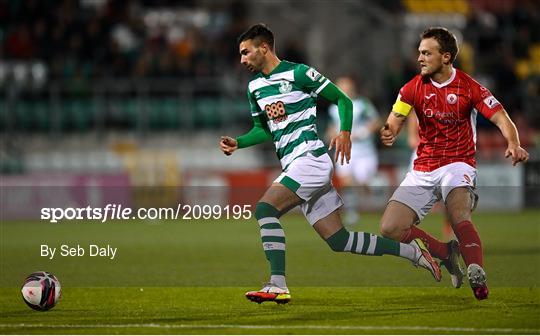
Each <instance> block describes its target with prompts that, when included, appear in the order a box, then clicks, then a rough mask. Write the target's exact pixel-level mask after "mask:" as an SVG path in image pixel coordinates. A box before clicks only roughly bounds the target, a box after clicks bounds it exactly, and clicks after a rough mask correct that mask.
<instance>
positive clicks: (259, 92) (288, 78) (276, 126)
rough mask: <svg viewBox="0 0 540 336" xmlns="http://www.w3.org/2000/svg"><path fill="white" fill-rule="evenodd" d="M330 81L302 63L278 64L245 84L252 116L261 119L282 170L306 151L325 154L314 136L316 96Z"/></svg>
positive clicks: (315, 129) (324, 150)
mask: <svg viewBox="0 0 540 336" xmlns="http://www.w3.org/2000/svg"><path fill="white" fill-rule="evenodd" d="M328 83H330V81H329V80H328V79H327V78H325V77H324V76H323V75H321V74H320V73H318V72H317V71H316V70H315V69H313V68H310V67H308V66H307V65H305V64H296V63H292V62H287V61H281V62H280V63H279V65H278V66H277V67H276V68H275V69H274V70H273V71H272V72H271V73H269V74H268V75H263V74H262V73H259V74H258V75H256V76H255V77H254V78H253V79H252V80H251V81H250V82H249V84H248V92H247V95H248V100H249V105H250V110H251V115H252V116H253V117H254V118H257V117H262V118H261V121H265V122H266V125H267V126H268V129H269V130H270V133H271V134H272V141H273V142H274V145H275V146H276V152H277V156H278V158H279V160H280V162H281V167H282V168H283V170H285V169H286V168H287V167H288V166H289V164H290V163H291V162H292V161H293V160H294V159H295V158H297V157H300V156H303V155H305V154H306V153H308V152H313V153H314V154H315V155H316V156H319V155H321V154H323V153H326V147H325V145H324V143H323V142H322V141H321V140H320V139H319V136H318V135H317V126H316V119H317V109H316V105H317V94H318V93H319V92H321V91H322V89H324V87H325V86H326V85H328Z"/></svg>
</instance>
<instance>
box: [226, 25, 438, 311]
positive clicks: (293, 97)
mask: <svg viewBox="0 0 540 336" xmlns="http://www.w3.org/2000/svg"><path fill="white" fill-rule="evenodd" d="M238 43H239V52H240V62H241V63H242V64H243V65H244V66H245V67H246V68H248V69H249V70H250V71H252V72H254V73H255V76H254V77H253V78H252V79H251V80H250V82H249V84H248V90H247V97H248V101H249V105H250V110H251V115H252V117H253V128H252V129H251V130H250V131H249V132H248V133H246V134H244V135H242V136H239V137H237V138H236V139H235V138H231V137H228V136H223V137H221V141H220V148H221V150H222V151H223V153H225V154H226V155H231V154H232V153H233V152H234V151H236V150H237V149H239V148H246V147H249V146H253V145H256V144H260V143H262V142H265V141H269V140H272V141H273V142H274V144H275V146H276V152H277V156H278V158H279V160H280V162H281V166H282V169H283V172H282V173H281V175H280V176H279V177H278V178H277V179H276V180H275V181H274V183H272V185H271V186H270V187H269V188H268V190H267V191H266V192H265V194H264V195H263V196H262V198H261V199H260V200H259V202H258V203H257V205H256V207H255V217H256V219H257V221H258V224H259V226H260V234H261V240H262V245H263V249H264V252H265V255H266V258H267V259H268V261H269V264H270V281H269V282H268V283H267V284H266V285H265V286H264V287H263V288H262V289H261V290H257V291H252V292H247V293H246V297H247V298H248V299H249V300H251V301H254V302H258V303H261V302H264V301H275V302H278V303H286V302H288V301H289V300H290V298H291V295H290V293H289V289H288V288H287V283H286V280H285V233H284V231H283V228H282V226H281V224H280V220H279V218H280V217H281V215H283V214H284V213H286V212H287V211H288V210H290V209H291V208H293V207H295V206H297V205H300V208H301V210H302V212H303V213H304V215H305V217H306V219H307V220H308V222H309V223H310V224H311V225H312V226H313V228H314V229H315V231H316V232H317V233H318V234H319V235H320V236H321V238H322V239H324V240H325V241H326V242H327V243H328V245H329V246H330V248H331V249H332V250H333V251H336V252H351V253H356V254H363V255H383V254H390V255H395V256H400V257H403V258H406V259H409V260H411V261H412V262H413V263H414V264H415V265H417V266H421V267H423V268H426V269H428V270H429V271H430V272H431V273H432V275H433V276H434V277H435V279H436V280H437V281H440V269H439V266H438V264H437V263H436V262H435V261H434V260H433V258H432V257H431V255H430V254H429V252H427V250H426V249H425V246H424V245H423V243H422V241H421V240H419V239H418V240H413V241H411V242H410V243H408V244H402V243H399V242H396V241H394V240H390V239H386V238H383V237H379V236H376V235H373V234H369V233H364V232H349V231H347V230H346V229H345V228H344V227H343V225H342V224H341V219H340V217H339V212H338V210H339V208H340V207H341V206H342V204H343V203H342V200H341V197H340V196H339V195H338V193H337V192H336V190H335V189H334V187H333V186H332V183H331V177H332V173H333V163H332V159H331V158H330V156H329V155H328V153H327V150H326V147H325V145H324V144H323V142H322V141H321V140H320V139H319V137H318V135H317V129H316V112H317V111H316V96H317V95H321V96H322V97H324V98H326V99H328V100H329V101H331V102H333V103H334V104H337V105H338V109H339V114H340V118H341V122H340V125H341V132H340V133H339V134H338V135H337V136H336V137H334V138H333V139H332V141H331V143H330V147H335V148H336V152H335V159H336V161H339V162H340V163H341V164H343V162H344V161H347V162H348V161H349V159H350V150H351V140H350V133H351V118H352V103H351V100H350V99H349V98H348V97H347V96H346V95H345V94H344V93H343V92H341V90H339V89H338V88H337V87H336V86H335V85H334V84H333V83H332V82H331V81H330V80H328V79H327V78H326V77H324V76H323V75H321V74H320V73H319V72H317V71H316V70H315V69H313V68H311V67H309V66H306V65H304V64H296V63H291V62H287V61H281V60H280V59H279V58H278V57H277V56H276V54H275V52H274V34H273V33H272V31H270V30H269V29H268V28H267V27H266V26H265V25H264V24H257V25H254V26H252V27H251V28H249V29H248V30H247V31H246V32H244V33H243V34H242V35H241V36H240V37H239V38H238Z"/></svg>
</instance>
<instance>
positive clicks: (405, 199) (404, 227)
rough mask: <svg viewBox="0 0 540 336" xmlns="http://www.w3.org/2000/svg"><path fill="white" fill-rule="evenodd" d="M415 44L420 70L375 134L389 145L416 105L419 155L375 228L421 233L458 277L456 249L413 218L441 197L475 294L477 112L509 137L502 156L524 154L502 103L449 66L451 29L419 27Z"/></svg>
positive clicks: (515, 158)
mask: <svg viewBox="0 0 540 336" xmlns="http://www.w3.org/2000/svg"><path fill="white" fill-rule="evenodd" d="M418 51H419V56H418V62H419V63H420V74H418V75H417V76H415V77H414V78H413V79H412V80H411V81H409V82H408V83H407V84H405V85H404V86H403V87H402V88H401V90H400V91H399V95H398V97H397V100H396V102H395V104H394V105H393V107H392V112H391V113H390V114H389V116H388V119H387V123H386V125H385V126H384V127H383V128H381V130H380V137H381V141H382V142H383V143H384V144H385V145H386V146H392V144H393V143H394V141H395V138H396V136H397V135H398V133H399V132H400V130H401V128H402V126H403V124H404V123H405V120H406V118H407V116H408V114H409V113H410V112H411V111H412V110H414V111H415V112H416V115H417V116H418V122H419V135H420V144H419V146H418V151H417V154H418V158H417V159H416V160H415V161H414V166H413V169H412V170H410V171H409V172H408V173H407V176H406V177H405V179H404V180H403V182H402V183H401V185H400V186H399V187H398V188H397V189H396V191H395V192H394V194H393V195H392V197H391V198H390V200H389V202H388V204H387V206H386V209H385V211H384V214H383V216H382V218H381V232H382V234H383V236H385V237H388V238H392V239H395V240H399V241H401V242H404V243H405V242H409V241H411V240H412V239H415V238H421V239H423V240H424V241H425V242H426V243H427V245H428V249H429V250H430V252H431V254H432V255H433V256H435V257H438V258H439V259H441V260H442V262H441V263H442V264H443V265H444V266H446V267H447V268H448V270H449V272H450V274H451V275H452V276H453V277H455V276H457V275H458V274H456V273H457V272H458V271H459V266H458V265H457V264H456V263H457V259H458V258H457V257H456V252H457V249H454V248H452V245H450V244H445V243H443V242H441V241H439V240H437V239H436V238H434V237H433V236H431V235H430V234H428V233H426V232H425V231H423V230H421V229H420V228H418V227H417V226H416V225H415V224H417V223H419V221H420V220H422V218H423V217H424V216H425V215H426V214H427V212H428V211H429V210H430V209H431V207H432V206H433V204H434V203H435V202H436V201H437V200H439V199H442V200H443V201H444V202H445V205H446V208H447V210H448V214H449V217H450V222H451V224H452V228H453V230H454V233H455V235H456V237H457V239H458V240H459V253H461V255H462V257H463V260H464V261H465V264H466V266H467V276H468V279H469V283H470V285H471V288H472V290H473V293H474V296H475V297H476V298H477V299H478V300H483V299H486V298H487V296H488V287H487V283H486V274H485V272H484V269H483V267H484V266H483V253H482V243H481V241H480V237H479V236H478V232H477V231H476V229H475V227H474V225H473V223H472V222H471V212H472V211H473V210H474V208H475V206H476V202H477V199H478V196H477V195H476V193H475V184H476V169H475V166H476V162H475V157H474V156H475V152H476V145H475V141H476V114H477V112H480V113H482V115H484V116H485V117H486V118H487V119H489V120H491V122H493V123H494V124H495V125H496V126H497V127H498V128H499V129H500V130H501V132H502V134H503V136H504V138H505V139H506V141H507V143H508V147H507V149H506V151H505V156H506V157H511V158H512V164H513V165H516V164H517V163H519V162H526V161H527V160H528V158H529V154H528V153H527V151H525V150H524V149H523V148H521V146H520V142H519V136H518V132H517V129H516V127H515V125H514V123H513V122H512V120H511V119H510V117H509V116H508V114H507V113H506V111H505V109H504V107H503V106H502V105H501V103H499V101H497V99H495V97H493V95H492V94H491V92H490V91H489V90H488V89H486V88H485V87H483V86H482V85H480V84H479V83H478V82H476V81H475V80H474V79H472V78H471V77H470V76H469V75H467V74H466V73H464V72H463V71H460V70H458V69H455V68H454V67H453V66H452V63H453V62H454V60H455V59H456V56H457V53H458V46H457V40H456V37H455V36H454V34H452V33H451V32H450V31H448V30H447V29H446V28H440V27H437V28H429V29H427V30H426V31H424V32H423V33H422V34H421V41H420V46H419V48H418ZM453 280H454V279H453ZM453 282H454V281H453ZM456 287H457V286H456Z"/></svg>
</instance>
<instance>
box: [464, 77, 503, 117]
mask: <svg viewBox="0 0 540 336" xmlns="http://www.w3.org/2000/svg"><path fill="white" fill-rule="evenodd" d="M470 82H471V84H470V85H471V94H472V95H471V100H472V104H473V106H474V108H475V109H476V110H477V111H478V112H480V113H481V114H482V115H483V116H484V117H486V118H487V119H490V118H491V117H492V116H493V115H494V114H495V113H497V112H498V111H500V110H502V109H503V108H504V107H503V106H502V104H501V103H499V101H498V100H497V99H496V98H495V97H494V96H493V94H492V93H491V92H490V91H489V90H488V89H486V88H485V87H483V86H482V85H480V84H479V83H478V82H476V81H475V80H473V79H471V80H470Z"/></svg>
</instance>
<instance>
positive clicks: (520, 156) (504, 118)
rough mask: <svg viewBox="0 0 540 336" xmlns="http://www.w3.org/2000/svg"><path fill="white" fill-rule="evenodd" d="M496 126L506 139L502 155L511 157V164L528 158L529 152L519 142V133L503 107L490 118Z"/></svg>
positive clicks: (525, 160)
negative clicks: (505, 146)
mask: <svg viewBox="0 0 540 336" xmlns="http://www.w3.org/2000/svg"><path fill="white" fill-rule="evenodd" d="M490 120H491V122H493V123H494V124H495V125H497V127H498V128H499V129H500V130H501V133H502V135H503V136H504V138H505V139H506V142H507V144H508V146H507V148H506V151H505V152H504V157H510V156H511V157H512V165H514V166H515V165H516V164H518V163H519V162H527V160H528V159H529V153H527V151H526V150H525V149H523V148H521V144H520V142H519V134H518V131H517V128H516V125H515V124H514V122H513V121H512V119H510V117H509V116H508V113H506V111H505V110H504V109H501V110H500V111H498V112H496V113H495V114H494V115H493V116H492V117H491V118H490Z"/></svg>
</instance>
